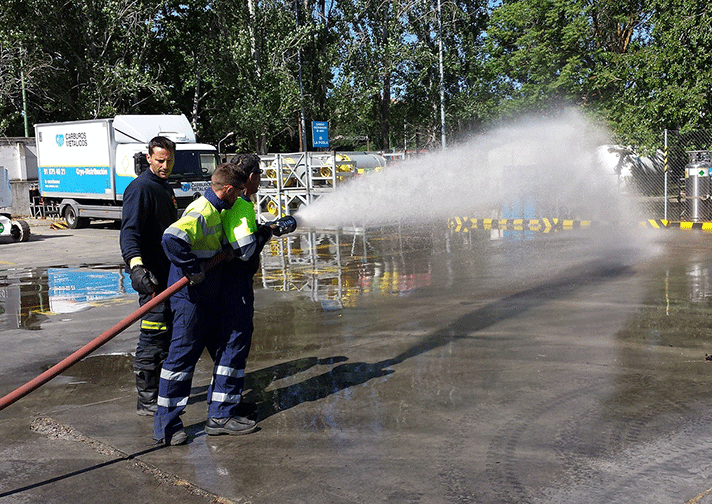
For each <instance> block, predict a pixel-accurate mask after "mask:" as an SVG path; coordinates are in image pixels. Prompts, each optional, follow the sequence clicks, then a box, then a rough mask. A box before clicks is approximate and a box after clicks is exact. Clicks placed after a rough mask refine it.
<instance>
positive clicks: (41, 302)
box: [0, 266, 135, 331]
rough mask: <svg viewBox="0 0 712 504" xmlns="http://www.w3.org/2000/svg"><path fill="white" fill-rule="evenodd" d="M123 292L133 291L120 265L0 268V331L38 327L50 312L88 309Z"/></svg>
mask: <svg viewBox="0 0 712 504" xmlns="http://www.w3.org/2000/svg"><path fill="white" fill-rule="evenodd" d="M126 294H135V291H134V290H133V289H132V288H131V280H130V278H129V276H128V275H127V274H126V273H125V272H124V271H123V268H122V267H121V266H113V267H108V269H103V268H102V269H88V268H87V269H85V268H48V269H23V268H8V269H5V270H0V331H3V330H9V329H28V330H37V329H41V327H42V322H44V321H45V320H47V318H48V316H49V315H52V314H62V313H74V312H78V311H82V310H87V309H89V308H91V307H92V306H93V305H94V304H95V303H97V302H100V301H105V300H108V299H112V298H117V297H120V296H123V295H126Z"/></svg>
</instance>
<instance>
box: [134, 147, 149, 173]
mask: <svg viewBox="0 0 712 504" xmlns="http://www.w3.org/2000/svg"><path fill="white" fill-rule="evenodd" d="M133 158H134V172H135V173H136V175H137V176H138V175H141V174H142V173H143V172H145V171H146V170H147V169H148V160H147V159H146V154H145V153H144V152H137V153H136V154H134V155H133Z"/></svg>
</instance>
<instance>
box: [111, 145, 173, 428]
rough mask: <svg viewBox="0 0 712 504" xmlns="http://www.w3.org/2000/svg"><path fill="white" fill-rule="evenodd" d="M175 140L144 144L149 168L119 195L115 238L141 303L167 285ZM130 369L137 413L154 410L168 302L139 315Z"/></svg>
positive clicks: (167, 332)
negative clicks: (166, 242)
mask: <svg viewBox="0 0 712 504" xmlns="http://www.w3.org/2000/svg"><path fill="white" fill-rule="evenodd" d="M175 152H176V145H175V143H173V141H171V140H170V139H168V138H166V137H163V136H157V137H154V138H153V139H151V141H150V142H149V144H148V154H146V160H147V161H148V169H147V170H145V171H144V172H143V173H141V174H140V175H139V176H138V177H137V178H135V179H134V180H132V181H131V183H130V184H129V185H128V186H127V187H126V190H125V191H124V196H123V208H122V212H121V234H120V236H119V242H120V245H121V255H122V257H123V259H124V263H125V264H126V269H127V271H128V272H130V274H131V285H132V287H133V288H134V290H135V291H136V292H138V296H139V298H138V302H139V305H140V306H143V305H144V304H146V303H147V302H148V301H150V300H151V298H152V297H153V295H154V294H155V293H159V292H161V291H162V290H164V289H165V288H166V285H167V281H168V268H169V266H170V262H169V261H168V258H167V257H166V254H165V252H164V251H163V248H162V247H161V236H162V235H163V231H165V229H166V228H167V227H168V226H170V225H171V224H172V223H173V222H175V220H176V219H177V205H176V198H175V194H174V192H173V189H172V188H171V187H170V185H168V177H169V176H170V174H171V171H172V170H173V163H174V162H175ZM140 327H141V329H140V331H141V332H140V334H139V340H138V344H137V346H136V355H135V357H134V364H133V369H134V374H135V375H136V391H137V392H138V402H137V405H136V412H137V413H138V414H139V415H153V413H154V412H155V411H156V398H157V396H158V377H159V374H160V371H161V364H162V363H163V360H164V359H165V358H166V355H167V354H168V344H169V342H170V338H171V334H170V332H171V312H170V306H169V302H168V301H165V302H164V303H162V304H160V305H158V306H156V307H155V308H154V309H153V310H151V311H149V312H148V313H146V315H144V317H143V318H142V319H141V326H140Z"/></svg>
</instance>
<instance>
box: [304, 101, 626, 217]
mask: <svg viewBox="0 0 712 504" xmlns="http://www.w3.org/2000/svg"><path fill="white" fill-rule="evenodd" d="M607 140H608V135H607V134H606V132H605V131H604V130H603V129H601V128H599V127H596V126H594V125H593V124H592V123H590V122H589V121H587V120H586V119H585V118H584V117H583V116H582V115H581V114H579V113H577V112H575V111H568V112H566V113H564V114H563V115H562V116H561V117H559V118H556V119H538V118H528V119H524V120H520V121H519V122H517V123H516V124H511V125H507V126H503V127H501V128H499V129H496V130H494V131H492V132H489V133H487V134H484V135H481V136H478V137H476V138H474V139H472V140H471V141H470V142H468V143H467V144H466V145H462V146H459V147H455V148H450V149H448V150H446V151H443V152H438V153H434V154H429V155H426V156H422V157H419V158H417V159H413V160H408V161H404V162H401V163H398V164H396V165H394V166H391V167H388V168H385V169H384V170H382V171H380V172H372V173H368V174H367V175H365V176H362V177H359V178H357V179H354V180H352V181H350V182H348V183H345V184H342V185H341V186H339V187H338V188H337V189H336V190H335V191H333V192H332V193H329V194H327V195H324V196H322V197H320V198H319V199H318V200H316V201H315V202H314V203H312V204H311V205H309V206H308V207H302V208H301V209H300V210H299V211H298V212H297V214H296V218H297V219H298V221H299V223H300V226H304V227H313V228H339V227H349V226H365V227H369V226H383V225H390V224H399V225H407V224H408V223H413V224H417V225H421V224H423V223H430V222H442V221H443V220H446V219H448V218H451V217H456V216H467V217H474V218H490V217H496V218H502V217H504V218H541V217H550V218H569V219H579V220H590V221H594V222H614V223H617V222H621V221H628V220H636V219H637V218H638V216H637V215H636V212H635V210H634V208H633V205H632V204H631V202H630V201H629V200H628V199H627V198H626V197H625V195H623V194H622V193H621V191H620V189H619V188H618V186H617V181H616V178H615V174H614V173H613V172H612V170H610V167H604V166H602V165H601V164H600V162H599V160H598V158H597V156H596V148H597V147H598V146H600V145H602V144H605V143H608V142H607ZM504 214H506V215H504ZM517 214H520V215H517Z"/></svg>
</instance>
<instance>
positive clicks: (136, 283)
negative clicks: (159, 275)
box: [131, 264, 158, 294]
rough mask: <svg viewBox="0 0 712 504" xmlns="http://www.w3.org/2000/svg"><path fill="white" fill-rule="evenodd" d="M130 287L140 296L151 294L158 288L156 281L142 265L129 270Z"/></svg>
mask: <svg viewBox="0 0 712 504" xmlns="http://www.w3.org/2000/svg"><path fill="white" fill-rule="evenodd" d="M131 287H133V289H134V290H135V291H136V292H139V293H141V294H153V293H154V292H156V287H158V280H157V279H156V277H155V276H153V273H151V272H150V271H148V270H147V269H146V268H145V267H144V266H143V265H142V264H137V265H136V266H134V267H133V268H131Z"/></svg>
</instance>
